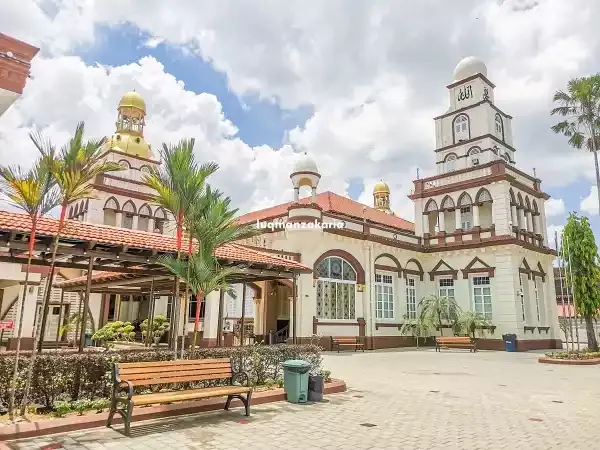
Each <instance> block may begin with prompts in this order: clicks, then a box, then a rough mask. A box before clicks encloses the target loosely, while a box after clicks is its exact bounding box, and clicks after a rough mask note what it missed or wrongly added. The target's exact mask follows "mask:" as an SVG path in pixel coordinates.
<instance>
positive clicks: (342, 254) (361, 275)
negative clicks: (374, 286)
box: [313, 249, 365, 284]
mask: <svg viewBox="0 0 600 450" xmlns="http://www.w3.org/2000/svg"><path fill="white" fill-rule="evenodd" d="M330 256H337V257H338V258H342V259H344V260H346V262H348V263H349V264H350V265H351V266H352V268H353V269H354V271H355V272H356V283H357V284H365V269H364V268H363V266H362V265H361V264H360V262H359V261H358V260H357V259H356V258H355V257H354V256H352V255H351V254H350V253H348V252H347V251H345V250H341V249H334V250H328V251H326V252H325V253H323V254H322V255H321V256H319V257H318V258H317V260H316V261H315V263H314V264H313V278H314V279H316V278H318V276H317V268H318V267H319V264H321V262H322V261H323V260H324V259H325V258H328V257H330Z"/></svg>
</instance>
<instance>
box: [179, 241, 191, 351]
mask: <svg viewBox="0 0 600 450" xmlns="http://www.w3.org/2000/svg"><path fill="white" fill-rule="evenodd" d="M191 257H192V235H191V233H190V238H189V245H188V269H187V280H185V298H184V300H183V320H182V322H183V339H182V340H181V359H183V351H184V348H183V347H184V343H185V336H186V334H187V327H188V319H189V311H188V308H189V306H188V305H189V297H190V284H189V279H190V259H191Z"/></svg>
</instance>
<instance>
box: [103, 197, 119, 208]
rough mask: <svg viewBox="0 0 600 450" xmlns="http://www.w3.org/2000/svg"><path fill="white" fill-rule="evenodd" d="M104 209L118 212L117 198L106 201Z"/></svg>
mask: <svg viewBox="0 0 600 450" xmlns="http://www.w3.org/2000/svg"><path fill="white" fill-rule="evenodd" d="M104 209H114V210H115V211H118V210H119V202H118V201H117V199H116V198H115V197H110V198H109V199H108V200H106V203H104Z"/></svg>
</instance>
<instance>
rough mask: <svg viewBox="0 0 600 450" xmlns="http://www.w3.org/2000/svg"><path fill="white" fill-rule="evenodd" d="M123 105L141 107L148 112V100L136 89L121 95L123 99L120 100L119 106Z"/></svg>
mask: <svg viewBox="0 0 600 450" xmlns="http://www.w3.org/2000/svg"><path fill="white" fill-rule="evenodd" d="M121 107H132V108H137V109H141V110H142V111H143V112H144V114H145V113H146V102H145V101H144V97H142V96H141V95H140V94H138V93H137V92H135V91H131V92H128V93H126V94H125V95H124V96H123V97H121V101H119V108H121Z"/></svg>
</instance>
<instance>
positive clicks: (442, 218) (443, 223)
mask: <svg viewBox="0 0 600 450" xmlns="http://www.w3.org/2000/svg"><path fill="white" fill-rule="evenodd" d="M438 217H439V218H440V231H446V213H445V212H444V211H440V212H439V213H438Z"/></svg>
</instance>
